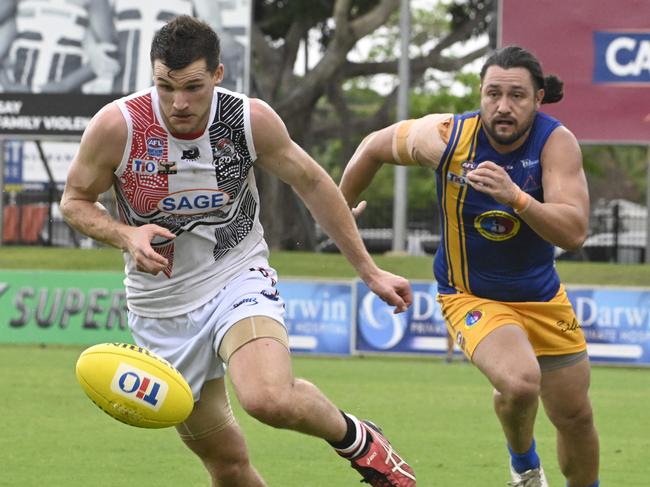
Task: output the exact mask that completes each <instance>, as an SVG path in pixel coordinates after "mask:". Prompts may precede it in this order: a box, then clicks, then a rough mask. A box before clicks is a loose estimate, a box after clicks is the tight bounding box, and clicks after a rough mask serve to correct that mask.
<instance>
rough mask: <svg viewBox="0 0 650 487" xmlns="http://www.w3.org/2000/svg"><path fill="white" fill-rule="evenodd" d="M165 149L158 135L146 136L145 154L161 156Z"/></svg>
mask: <svg viewBox="0 0 650 487" xmlns="http://www.w3.org/2000/svg"><path fill="white" fill-rule="evenodd" d="M164 150H165V142H164V141H163V140H162V139H159V138H158V137H149V138H147V154H148V155H150V156H151V157H162V156H163V152H164Z"/></svg>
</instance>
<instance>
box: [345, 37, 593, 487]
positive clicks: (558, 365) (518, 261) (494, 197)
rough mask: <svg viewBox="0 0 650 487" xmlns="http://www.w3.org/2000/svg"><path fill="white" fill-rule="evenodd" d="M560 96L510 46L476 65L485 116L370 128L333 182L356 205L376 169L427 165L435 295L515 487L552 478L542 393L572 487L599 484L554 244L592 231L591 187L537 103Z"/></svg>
mask: <svg viewBox="0 0 650 487" xmlns="http://www.w3.org/2000/svg"><path fill="white" fill-rule="evenodd" d="M562 95H563V93H562V82H561V80H559V79H558V78H557V77H555V76H547V77H544V75H543V72H542V67H541V65H540V63H539V61H538V60H537V59H536V58H535V56H534V55H533V54H532V53H530V52H529V51H527V50H525V49H523V48H521V47H518V46H508V47H504V48H502V49H499V50H497V51H495V52H494V53H493V54H492V55H491V56H490V57H489V58H488V60H487V61H486V63H485V65H484V66H483V68H482V70H481V106H480V110H478V111H476V112H472V113H466V114H462V115H454V114H431V115H427V116H425V117H422V118H419V119H416V120H405V121H401V122H398V123H396V124H394V125H391V126H389V127H386V128H384V129H382V130H379V131H377V132H374V133H372V134H371V135H369V136H368V137H366V138H365V139H364V140H363V142H362V143H361V145H360V146H359V148H358V149H357V151H356V153H355V154H354V156H353V157H352V159H351V160H350V162H349V164H348V166H347V168H346V169H345V172H344V174H343V178H342V180H341V183H340V187H341V190H342V192H343V194H344V196H345V198H346V200H347V201H348V204H349V205H350V206H353V205H354V204H355V202H356V201H357V197H358V196H359V194H360V193H361V192H362V191H363V190H364V189H365V188H366V187H367V186H368V185H369V184H370V182H371V180H372V178H373V176H374V175H375V173H376V172H377V170H378V169H379V168H380V167H381V165H382V164H383V163H391V164H401V165H420V166H426V167H430V168H431V169H433V170H434V171H435V174H436V182H437V196H438V202H439V207H440V215H441V221H442V239H441V244H440V247H439V249H438V251H437V253H436V256H435V261H434V274H435V278H436V281H437V285H438V301H439V303H440V306H441V309H442V312H443V314H444V316H445V320H446V322H447V327H448V329H449V332H450V333H451V334H452V335H453V336H454V337H455V338H456V341H457V343H458V344H459V345H460V346H461V348H462V349H463V351H464V353H465V354H466V355H467V357H469V358H470V359H471V360H472V362H473V363H474V364H476V366H477V367H478V368H479V369H480V370H481V372H483V374H484V375H485V376H486V377H487V378H488V379H489V381H490V382H491V383H492V385H493V386H494V390H495V392H494V408H495V411H496V414H497V416H498V418H499V420H500V422H501V425H502V427H503V431H504V433H505V436H506V439H507V442H508V448H509V451H510V455H511V462H510V467H511V468H510V470H511V477H512V481H511V482H510V483H509V484H508V485H511V486H522V487H523V486H540V487H545V486H548V483H547V481H546V478H545V475H544V471H543V469H542V467H541V464H540V459H539V456H538V455H537V453H536V451H535V440H534V434H533V430H534V423H535V417H536V413H537V408H538V401H539V399H540V398H541V400H542V403H543V405H544V409H545V411H546V413H547V415H548V417H549V419H550V420H551V422H552V423H553V425H554V426H555V428H556V430H557V445H558V446H557V454H558V459H559V464H560V469H561V471H562V473H563V474H564V476H565V477H566V480H567V485H568V486H569V487H596V486H598V461H599V445H598V434H597V432H596V429H595V427H594V421H593V413H592V408H591V403H590V400H589V395H588V389H589V375H590V367H589V360H588V357H587V351H586V349H587V346H586V342H585V338H584V335H583V332H582V329H581V327H580V323H579V322H578V320H577V318H576V315H575V313H574V310H573V308H572V306H571V303H570V302H569V300H568V298H567V294H566V292H565V289H564V286H563V285H562V283H561V282H560V279H559V277H558V275H557V272H556V271H555V267H554V247H555V246H559V247H562V248H564V249H569V250H573V249H577V248H579V247H580V246H581V245H582V243H583V242H584V240H585V238H586V236H587V227H588V220H589V195H588V190H587V181H586V178H585V174H584V171H583V167H582V155H581V152H580V147H579V145H578V142H577V140H576V138H575V136H574V135H573V134H572V133H571V132H570V131H569V130H568V129H567V128H566V127H564V126H563V125H562V124H561V123H560V122H559V121H558V120H556V119H554V118H552V117H550V116H548V115H545V114H544V113H541V112H540V111H539V109H540V107H541V105H542V104H543V103H553V102H557V101H559V100H560V99H561V98H562ZM362 209H363V204H362V206H359V207H356V208H354V209H353V212H355V213H358V212H359V211H361V210H362Z"/></svg>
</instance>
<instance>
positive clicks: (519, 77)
mask: <svg viewBox="0 0 650 487" xmlns="http://www.w3.org/2000/svg"><path fill="white" fill-rule="evenodd" d="M543 97H544V90H537V91H535V88H534V85H533V81H532V78H531V76H530V73H529V72H528V70H527V69H525V68H510V69H503V68H501V67H499V66H490V67H489V68H488V69H487V71H486V73H485V77H484V79H483V82H482V85H481V119H482V123H483V128H484V130H485V131H486V132H487V135H488V138H489V139H490V141H491V142H492V143H493V144H494V145H495V146H496V147H495V148H496V149H498V150H499V149H500V150H504V151H511V150H514V149H516V148H517V147H519V146H520V145H521V144H523V142H524V140H525V136H526V135H527V134H528V132H529V131H530V128H531V126H532V124H533V120H534V118H535V113H536V112H537V110H538V109H539V107H540V105H541V101H542V98H543Z"/></svg>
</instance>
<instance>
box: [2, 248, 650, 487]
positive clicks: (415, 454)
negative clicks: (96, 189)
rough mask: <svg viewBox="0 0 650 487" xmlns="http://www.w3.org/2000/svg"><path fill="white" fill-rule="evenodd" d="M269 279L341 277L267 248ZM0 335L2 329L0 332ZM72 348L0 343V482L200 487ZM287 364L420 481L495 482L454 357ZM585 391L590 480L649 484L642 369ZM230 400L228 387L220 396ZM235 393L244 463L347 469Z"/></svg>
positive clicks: (487, 403) (550, 455) (472, 395)
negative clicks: (261, 417) (132, 420)
mask: <svg viewBox="0 0 650 487" xmlns="http://www.w3.org/2000/svg"><path fill="white" fill-rule="evenodd" d="M377 260H378V261H379V262H380V264H381V265H382V266H384V267H385V268H387V269H390V270H392V271H395V272H399V273H401V274H403V275H405V276H408V277H410V278H416V279H429V278H430V268H431V267H430V266H431V259H430V258H408V257H378V258H377ZM271 262H272V264H273V265H274V266H275V267H276V268H277V269H278V270H279V272H280V274H281V275H282V276H285V277H286V276H318V277H332V278H334V277H344V278H349V277H353V276H354V273H353V271H352V270H351V268H350V267H349V265H347V264H346V263H345V261H344V260H343V259H342V258H341V257H340V256H338V255H323V256H321V255H314V254H301V253H277V254H275V255H274V257H273V258H272V261H271ZM0 269H93V270H116V271H120V270H121V269H122V263H121V255H120V253H119V252H117V251H114V250H110V249H106V250H101V251H87V250H86V251H83V250H76V251H72V250H70V249H43V248H39V249H23V248H18V247H15V248H13V247H2V248H1V249H0ZM559 270H560V274H561V275H562V277H563V278H564V279H565V281H566V282H568V283H575V284H580V283H591V284H598V283H602V284H608V285H637V286H639V285H645V286H648V285H650V272H648V267H647V266H645V267H644V266H616V265H606V264H600V265H596V264H582V263H580V264H563V263H561V264H560V266H559ZM0 342H1V337H0ZM83 348H84V347H62V346H48V347H39V346H9V345H0V371H1V372H0V390H1V391H3V394H2V395H0V413H2V417H3V418H4V419H5V422H4V427H3V429H2V432H1V433H0V486H7V487H32V486H34V487H36V486H48V487H82V486H83V487H88V486H100V487H102V486H111V487H131V486H142V487H168V486H183V487H194V486H196V487H208V486H209V481H208V478H207V475H206V473H205V472H204V470H203V468H202V467H201V465H200V463H199V461H198V460H197V459H196V458H195V457H194V456H193V454H192V453H190V452H189V450H187V449H186V448H185V447H184V446H183V444H182V443H181V441H180V440H179V439H178V438H177V437H176V434H175V432H174V431H173V430H172V429H165V430H141V429H137V428H132V427H129V426H125V425H123V424H121V423H119V422H117V421H115V420H113V419H111V418H109V417H108V416H107V415H106V414H104V413H103V412H101V411H100V410H99V409H98V408H97V407H95V406H94V405H93V404H92V403H91V402H90V401H89V400H88V399H87V398H86V396H85V395H84V393H83V392H82V390H81V388H80V387H79V386H78V384H77V382H76V379H75V376H74V364H75V362H76V360H77V357H78V356H79V354H80V353H81V351H82V349H83ZM294 367H295V373H296V375H297V376H300V377H305V378H307V379H308V380H311V381H312V382H314V383H315V384H317V385H318V386H319V387H320V388H321V389H322V390H323V391H324V392H325V393H326V394H327V395H328V396H329V397H330V398H331V399H332V400H333V401H334V402H335V403H336V404H337V405H338V406H339V407H341V408H342V409H345V410H348V411H350V412H352V413H354V414H357V415H359V416H361V417H364V418H365V417H368V418H371V419H373V420H374V421H376V422H377V423H378V424H380V425H381V426H382V427H383V428H384V430H385V432H386V434H387V436H388V437H389V438H390V439H391V441H392V442H393V443H394V444H395V446H396V447H397V448H398V449H399V451H400V452H401V453H403V454H404V456H405V457H406V458H407V459H408V461H409V462H410V463H411V464H412V465H413V467H414V468H415V470H416V473H417V475H418V485H420V486H421V487H470V486H471V487H491V486H495V487H503V486H505V484H506V482H507V480H508V470H507V461H508V457H507V453H506V449H505V444H504V440H503V436H502V433H501V430H500V427H499V425H498V422H497V420H496V417H495V416H494V414H493V411H492V406H491V395H492V391H491V387H490V386H489V384H488V383H487V381H486V380H485V379H484V378H483V377H482V375H481V374H480V373H479V372H478V371H477V370H476V369H475V368H473V367H472V366H471V365H468V364H466V363H460V362H458V363H454V364H450V365H448V364H445V363H444V362H442V361H440V360H437V359H407V358H379V357H355V358H348V359H334V358H317V357H296V358H295V360H294ZM591 391H592V392H591V396H592V400H593V403H594V408H595V413H596V423H597V427H598V429H599V432H600V435H601V452H602V454H601V480H602V484H601V485H602V486H603V487H633V486H634V487H638V486H644V485H648V481H647V479H648V474H649V473H650V467H648V462H647V451H648V449H649V448H650V429H649V428H648V427H647V423H648V421H647V418H646V415H647V411H648V404H650V371H647V370H640V369H624V368H604V367H595V368H594V369H593V376H592V389H591ZM231 397H233V398H234V395H231ZM233 402H234V409H235V415H236V417H237V419H238V420H239V422H240V423H241V424H242V427H243V428H244V431H245V433H246V436H247V440H248V445H249V448H250V451H251V456H252V459H253V462H254V464H255V465H256V467H257V468H258V469H259V471H260V472H261V473H262V475H263V476H264V477H265V478H266V480H267V482H268V483H269V485H271V486H278V487H294V486H295V487H345V486H353V485H358V480H359V477H358V475H357V474H356V472H354V471H353V470H352V469H350V468H349V467H348V466H347V465H346V463H345V462H343V461H342V460H340V459H339V458H337V456H336V455H335V454H334V453H333V452H332V450H331V449H330V448H329V446H328V445H327V444H326V443H325V442H323V441H321V440H318V439H315V438H309V437H306V436H303V435H299V434H297V433H293V432H288V431H278V430H273V429H271V428H269V427H267V426H265V425H262V424H260V423H258V422H256V421H254V420H252V419H251V418H249V417H248V416H246V415H245V414H244V413H243V412H242V411H241V409H240V408H239V406H238V405H237V404H236V400H233ZM536 438H537V441H538V445H539V451H540V454H541V456H542V459H543V461H544V465H545V470H546V471H547V475H548V477H549V481H550V483H551V485H552V486H553V487H563V486H564V482H563V481H562V477H561V475H560V473H559V470H558V468H557V463H556V461H555V457H554V455H555V454H554V448H555V441H554V433H553V429H552V427H551V426H550V424H549V422H548V420H547V419H546V417H545V416H544V414H543V413H542V412H541V410H540V415H539V419H538V423H537V429H536Z"/></svg>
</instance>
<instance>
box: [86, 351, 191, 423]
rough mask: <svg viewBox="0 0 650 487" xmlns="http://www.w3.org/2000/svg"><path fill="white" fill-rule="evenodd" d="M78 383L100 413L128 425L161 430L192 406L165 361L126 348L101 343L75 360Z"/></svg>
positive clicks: (180, 418)
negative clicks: (101, 411)
mask: <svg viewBox="0 0 650 487" xmlns="http://www.w3.org/2000/svg"><path fill="white" fill-rule="evenodd" d="M76 374H77V380H78V381H79V384H80V385H81V388H82V389H83V390H84V392H85V393H86V395H87V396H88V397H89V398H90V399H91V400H92V401H93V402H94V403H95V404H96V405H97V406H99V407H100V408H101V409H102V410H103V411H104V412H106V413H107V414H109V415H110V416H112V417H113V418H115V419H117V420H118V421H121V422H123V423H126V424H129V425H131V426H138V427H140V428H166V427H168V426H174V425H176V424H178V423H181V422H183V421H184V420H185V419H186V418H187V417H188V416H189V414H190V413H191V412H192V408H193V407H194V399H193V398H192V391H191V390H190V386H189V385H188V384H187V382H186V381H185V379H184V378H183V376H182V375H181V373H180V372H179V371H177V370H176V369H175V368H174V367H173V366H172V365H171V364H170V363H169V362H167V361H166V360H165V359H163V358H161V357H159V356H158V355H156V354H154V353H153V352H151V351H149V350H147V349H145V348H142V347H138V346H137V345H132V344H130V343H100V344H98V345H93V346H92V347H90V348H87V349H86V350H84V351H83V353H82V354H81V355H80V356H79V360H77V366H76Z"/></svg>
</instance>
